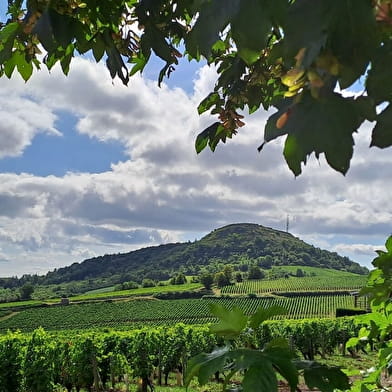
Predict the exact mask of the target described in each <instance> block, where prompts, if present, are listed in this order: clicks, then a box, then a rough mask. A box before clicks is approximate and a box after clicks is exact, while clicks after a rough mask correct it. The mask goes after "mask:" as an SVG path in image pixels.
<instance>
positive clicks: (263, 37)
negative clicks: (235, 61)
mask: <svg viewBox="0 0 392 392" xmlns="http://www.w3.org/2000/svg"><path fill="white" fill-rule="evenodd" d="M264 3H265V1H260V0H242V1H241V6H240V10H239V12H238V13H237V15H236V16H235V17H234V18H233V20H232V22H231V35H232V37H233V39H234V41H235V43H236V45H237V49H238V54H239V56H240V57H241V58H242V59H243V60H244V61H245V63H246V64H248V65H251V64H253V63H254V62H255V61H257V60H258V59H259V57H260V53H261V50H262V49H263V48H265V46H266V43H267V37H268V34H269V33H270V32H271V29H272V22H271V20H270V18H269V15H268V14H267V12H266V9H267V7H266V4H264Z"/></svg>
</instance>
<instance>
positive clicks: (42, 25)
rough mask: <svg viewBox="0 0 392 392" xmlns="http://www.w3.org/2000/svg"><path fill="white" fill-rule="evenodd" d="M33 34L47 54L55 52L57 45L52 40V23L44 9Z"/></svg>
mask: <svg viewBox="0 0 392 392" xmlns="http://www.w3.org/2000/svg"><path fill="white" fill-rule="evenodd" d="M32 32H33V34H36V35H37V37H38V39H39V41H40V43H41V44H42V46H43V47H44V49H45V50H46V51H47V52H49V53H50V52H53V51H55V50H56V48H57V46H58V44H57V42H56V41H55V39H54V35H53V28H52V21H51V18H50V13H49V10H48V9H46V10H45V11H44V12H43V13H42V15H41V17H40V18H39V19H38V21H37V23H36V24H35V26H34V29H33V31H32Z"/></svg>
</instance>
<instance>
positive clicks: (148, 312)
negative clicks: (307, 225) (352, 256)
mask: <svg viewBox="0 0 392 392" xmlns="http://www.w3.org/2000/svg"><path fill="white" fill-rule="evenodd" d="M216 302H218V303H221V304H222V305H224V306H225V307H227V308H229V309H230V308H232V307H233V306H238V307H240V308H241V309H242V310H243V311H244V312H245V313H246V314H248V315H249V314H253V313H254V312H255V311H256V309H257V308H258V307H260V306H262V307H264V308H267V307H270V306H273V305H280V306H283V307H284V308H285V309H286V310H287V314H286V315H284V316H279V317H281V318H289V319H300V318H309V317H334V316H335V311H336V308H353V307H354V298H353V297H352V296H350V295H322V296H298V297H292V298H286V297H278V296H276V297H272V296H271V297H260V298H248V297H237V298H219V297H217V298H206V299H202V300H200V299H184V300H171V301H162V300H154V299H150V300H147V299H143V300H140V299H139V300H129V301H117V302H102V301H101V302H91V303H86V304H74V305H69V306H48V307H43V308H33V309H26V310H22V311H20V312H18V313H15V314H14V315H13V316H12V317H9V318H5V319H2V320H0V331H3V332H6V331H7V330H8V329H11V330H17V329H19V330H21V331H32V330H34V329H36V328H38V327H40V326H42V327H44V328H45V329H47V330H60V329H89V328H95V327H113V328H121V327H131V326H133V327H135V326H140V325H149V326H156V325H172V324H175V323H178V322H186V323H188V324H203V323H206V322H212V321H214V319H213V317H211V313H210V304H211V303H216Z"/></svg>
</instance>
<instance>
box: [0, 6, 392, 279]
mask: <svg viewBox="0 0 392 392" xmlns="http://www.w3.org/2000/svg"><path fill="white" fill-rule="evenodd" d="M1 7H4V3H3V2H2V3H1V4H0V14H1V12H2V8H1ZM159 69H160V64H159V62H153V63H152V64H151V66H149V67H148V68H147V69H146V70H145V72H144V74H143V77H140V76H136V77H134V78H133V80H132V81H131V83H130V85H129V87H124V86H122V85H121V83H120V81H118V80H115V81H112V80H111V79H110V77H109V74H108V71H107V70H106V69H105V67H104V66H103V65H102V64H98V65H97V64H94V63H92V62H91V61H90V60H89V59H88V58H78V59H76V60H75V61H74V62H73V64H72V66H71V72H70V74H69V76H68V77H65V76H64V75H62V73H61V71H60V70H59V68H58V67H55V69H54V70H53V71H52V72H51V73H50V74H49V73H48V72H47V71H46V70H42V71H40V72H36V73H35V74H34V75H33V77H32V78H31V80H30V81H29V82H28V83H24V82H23V81H22V80H21V79H20V78H19V77H17V76H15V77H13V78H12V79H11V80H7V79H1V80H0V276H12V275H21V274H23V273H39V274H42V273H45V272H47V271H48V270H51V269H53V268H58V267H61V266H64V265H68V264H71V263H73V262H79V261H82V260H84V259H85V258H88V257H92V256H98V255H103V254H109V253H118V252H126V251H130V250H133V249H137V248H140V247H143V246H151V245H158V244H161V243H167V242H175V241H186V240H194V239H196V238H200V237H202V236H203V235H205V234H207V233H208V232H209V231H211V230H213V229H215V228H217V227H220V226H223V225H225V224H230V223H235V222H252V223H258V224H262V225H265V226H268V227H273V228H276V229H279V230H284V229H285V226H286V217H287V214H289V216H290V231H291V232H292V233H293V234H294V235H296V236H298V237H299V238H301V239H303V240H305V241H307V242H310V243H312V244H314V245H315V246H319V247H322V248H324V249H329V250H332V251H336V252H338V253H340V254H342V255H347V256H349V257H350V258H352V259H353V260H356V261H358V262H360V263H362V264H364V265H367V266H370V261H371V259H372V258H373V257H374V249H376V248H380V247H382V245H383V243H384V242H385V239H386V237H387V235H389V234H390V233H391V232H392V227H391V222H392V210H391V208H390V194H392V185H391V182H390V179H391V176H390V172H391V170H390V168H391V164H392V159H391V157H390V152H389V151H388V150H379V149H374V148H372V149H369V148H368V145H369V140H370V133H371V129H372V126H373V125H372V124H369V123H367V124H364V126H363V127H362V128H361V130H360V132H359V133H358V134H357V135H356V136H355V142H356V150H355V154H354V158H353V161H352V167H351V169H350V171H349V173H348V174H347V176H346V177H343V176H342V175H341V174H339V173H336V172H334V171H333V170H332V169H330V168H329V167H328V165H327V164H326V163H325V160H324V158H323V157H321V159H320V161H317V160H316V159H315V158H314V157H311V159H310V160H309V163H308V165H307V166H306V167H305V168H304V171H303V174H302V175H301V176H300V177H299V178H294V176H293V175H292V173H291V172H290V171H289V169H288V168H287V165H286V163H285V161H284V158H283V156H282V146H283V140H278V141H276V142H274V143H271V144H268V145H267V146H266V148H265V149H264V150H263V152H262V153H261V154H259V153H258V152H257V146H259V145H260V144H261V142H262V139H263V134H262V130H263V127H264V125H265V121H266V119H267V118H268V116H269V114H270V113H266V112H262V111H260V112H257V113H255V114H253V115H252V116H246V126H245V127H244V128H243V129H241V131H240V133H239V135H237V136H236V137H235V138H234V139H233V140H232V141H229V142H228V143H227V144H226V145H222V146H219V147H218V148H217V150H216V152H215V153H214V154H213V153H211V152H210V151H203V152H202V153H201V154H199V155H196V153H195V151H194V140H195V137H196V135H197V133H198V132H200V131H201V130H202V129H204V128H205V127H206V126H207V125H209V123H210V122H211V121H214V120H213V119H212V118H211V117H210V116H209V115H203V116H201V117H199V116H198V115H197V110H196V107H197V104H198V102H200V100H201V99H202V98H204V97H205V96H206V95H207V94H208V92H210V91H211V88H213V84H214V80H215V77H216V74H215V71H214V69H212V68H208V67H207V66H206V65H205V64H196V63H195V62H193V63H188V62H187V61H186V60H183V61H181V64H180V66H179V67H178V69H177V70H176V72H175V73H174V74H172V76H171V78H170V79H169V80H166V81H165V84H164V85H163V86H162V88H160V89H159V88H158V87H157V83H156V78H157V74H158V72H159ZM353 90H354V91H355V90H358V86H357V87H356V88H355V89H353Z"/></svg>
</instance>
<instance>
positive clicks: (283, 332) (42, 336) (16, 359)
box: [0, 318, 359, 392]
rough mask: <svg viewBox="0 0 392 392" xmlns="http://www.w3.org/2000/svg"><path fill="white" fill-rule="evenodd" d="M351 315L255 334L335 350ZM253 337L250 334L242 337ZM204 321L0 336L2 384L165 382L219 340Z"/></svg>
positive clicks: (257, 340) (300, 348) (346, 334)
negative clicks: (120, 329) (173, 373)
mask: <svg viewBox="0 0 392 392" xmlns="http://www.w3.org/2000/svg"><path fill="white" fill-rule="evenodd" d="M358 330H359V327H358V326H357V325H356V324H355V323H354V320H353V319H352V318H341V319H335V320H330V319H324V320H300V321H279V322H273V321H272V322H267V323H264V324H262V326H261V327H260V328H259V329H257V330H256V331H255V333H254V334H253V335H252V344H253V345H254V346H255V347H263V346H264V344H266V343H267V342H269V341H271V339H274V338H277V337H279V338H286V339H290V342H291V343H290V344H291V346H292V348H293V350H295V351H296V352H297V353H298V355H299V356H301V355H302V356H303V357H304V358H309V357H312V356H314V355H315V353H316V352H321V353H323V355H328V354H331V353H333V352H336V351H337V349H338V347H339V346H343V345H344V344H345V343H346V342H347V340H348V339H349V338H350V337H352V336H355V335H356V334H357V333H358ZM240 341H242V342H245V341H247V342H249V336H248V335H246V336H242V337H240ZM222 343H223V342H222V340H221V339H220V338H218V337H216V336H215V335H212V334H211V333H209V330H208V328H207V327H206V326H201V327H195V326H193V327H191V326H186V325H184V324H177V325H176V326H174V327H164V328H155V329H154V328H149V329H141V330H133V331H126V332H125V331H124V332H119V331H117V332H102V331H101V332H99V333H93V332H84V333H78V334H76V333H73V332H71V333H67V332H64V333H58V332H57V333H55V334H49V333H48V332H45V331H44V330H42V329H38V330H35V331H34V332H33V334H30V335H23V334H20V333H11V332H9V333H8V334H6V335H3V336H0V390H1V391H18V390H21V387H22V386H23V389H22V390H28V391H31V392H52V391H54V390H55V386H62V387H63V388H67V390H71V389H72V388H76V389H77V390H79V389H80V388H85V389H87V390H95V391H100V390H103V389H104V388H106V390H107V388H109V387H111V388H115V386H116V383H118V382H119V381H122V382H123V383H124V381H125V382H127V383H130V382H135V381H136V379H142V380H147V379H148V377H149V376H150V375H151V374H152V371H153V369H155V370H157V379H155V380H154V381H153V382H154V383H157V384H162V382H163V380H162V378H164V379H165V380H166V381H167V376H168V374H169V372H171V371H174V369H178V368H181V369H183V370H186V364H187V361H188V360H189V358H190V357H192V356H194V355H196V354H198V353H200V352H203V351H204V352H209V351H211V350H212V349H213V347H214V346H217V345H221V344H222Z"/></svg>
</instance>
